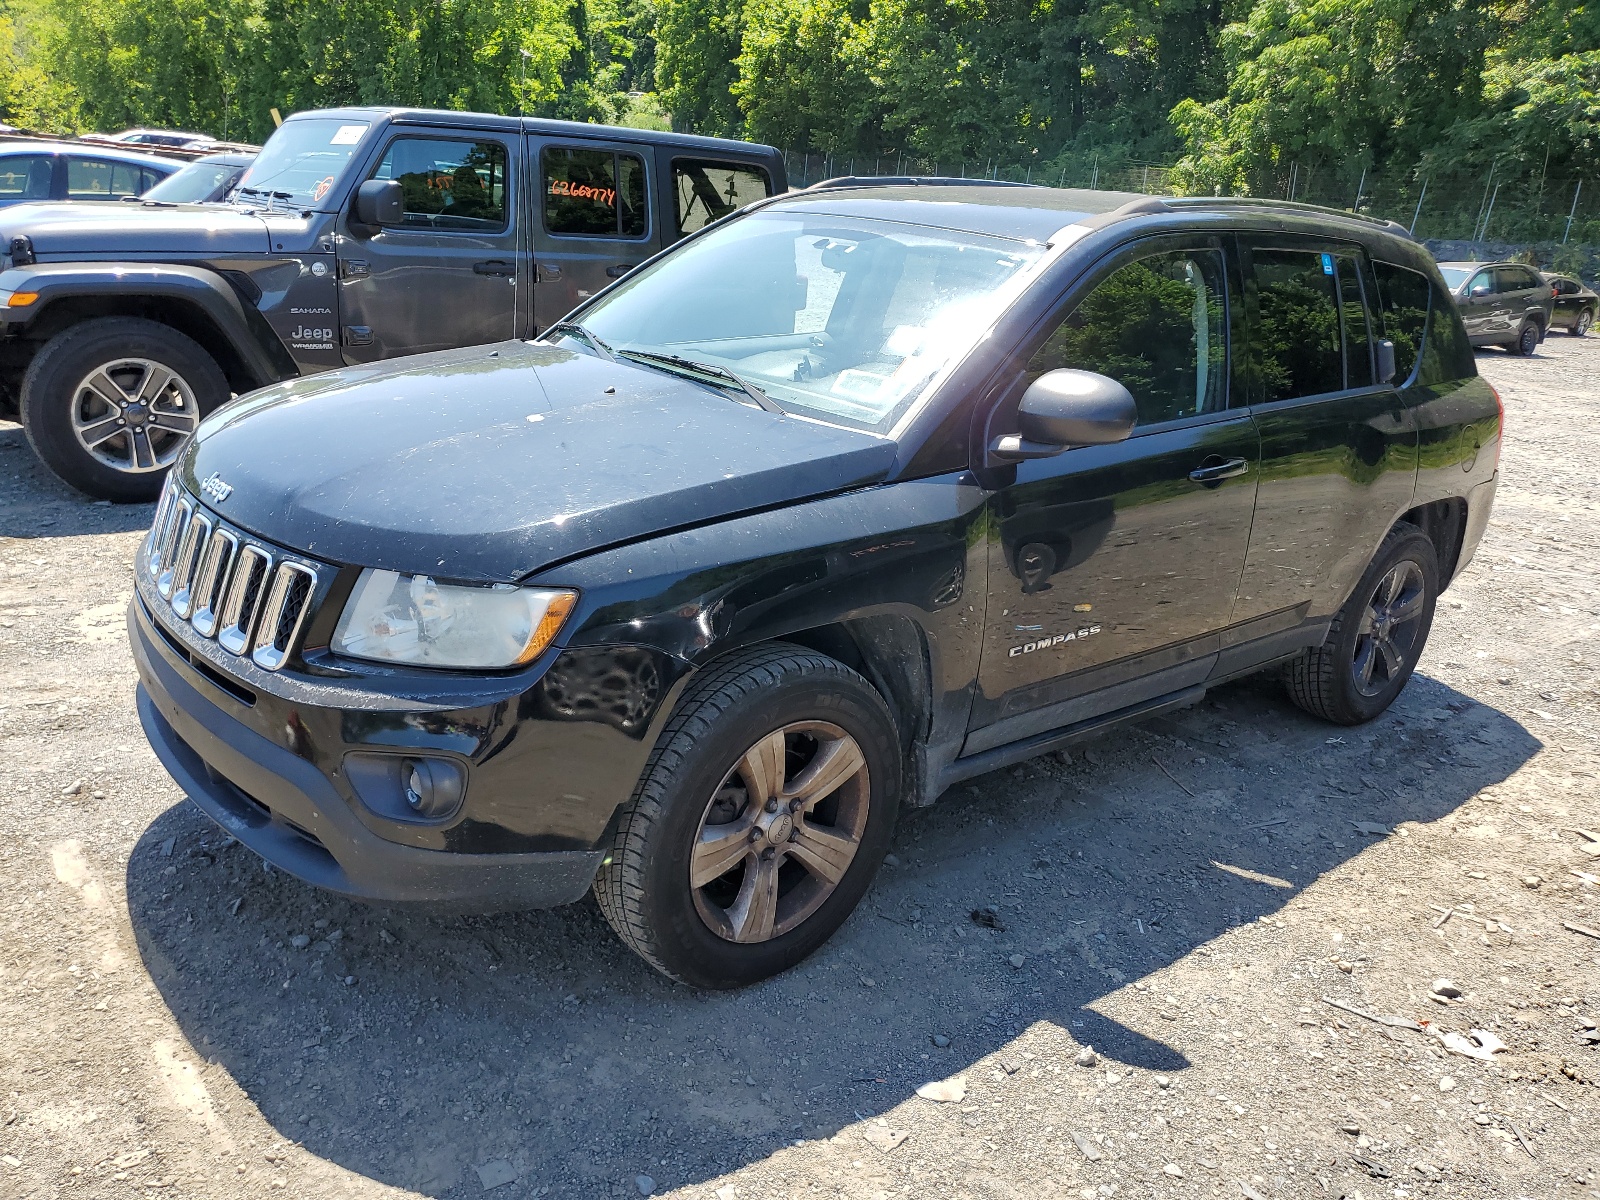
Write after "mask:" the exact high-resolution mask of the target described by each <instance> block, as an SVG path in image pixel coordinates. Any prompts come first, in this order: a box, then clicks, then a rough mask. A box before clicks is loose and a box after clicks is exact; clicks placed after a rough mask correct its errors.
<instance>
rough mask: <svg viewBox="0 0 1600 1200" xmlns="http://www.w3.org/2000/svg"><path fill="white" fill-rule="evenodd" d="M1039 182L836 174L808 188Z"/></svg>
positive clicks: (932, 176)
mask: <svg viewBox="0 0 1600 1200" xmlns="http://www.w3.org/2000/svg"><path fill="white" fill-rule="evenodd" d="M1042 186H1043V185H1042V184H1037V183H1013V182H1012V181H1011V180H1009V179H958V178H957V177H956V176H954V175H836V176H835V177H834V178H832V179H824V180H822V181H821V182H820V183H813V184H812V185H811V187H810V188H809V189H807V190H809V191H815V190H816V189H818V188H846V187H1018V188H1019V187H1042Z"/></svg>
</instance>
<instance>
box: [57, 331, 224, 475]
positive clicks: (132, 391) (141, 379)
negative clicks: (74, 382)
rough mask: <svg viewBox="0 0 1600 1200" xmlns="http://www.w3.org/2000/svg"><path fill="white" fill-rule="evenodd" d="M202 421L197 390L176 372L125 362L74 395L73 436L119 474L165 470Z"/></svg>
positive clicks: (104, 368) (89, 379)
mask: <svg viewBox="0 0 1600 1200" xmlns="http://www.w3.org/2000/svg"><path fill="white" fill-rule="evenodd" d="M199 421H200V406H199V404H198V403H197V402H196V400H195V394H194V389H193V388H191V387H190V386H189V384H188V383H187V381H185V380H184V378H183V376H181V375H179V374H178V373H177V372H176V371H174V370H172V368H170V367H166V366H163V365H162V364H161V363H158V362H155V361H153V360H152V359H148V358H119V359H115V360H113V361H111V362H108V363H104V364H103V365H101V366H98V367H96V368H95V369H94V370H93V371H91V372H89V374H88V375H86V376H84V378H83V381H82V382H81V383H79V384H78V386H77V387H76V388H74V389H73V392H72V433H73V436H74V437H76V438H77V440H78V444H79V445H80V446H82V447H83V449H85V450H86V451H88V452H89V454H91V455H92V456H93V457H94V458H95V460H96V461H98V462H100V463H102V464H104V465H105V466H108V467H111V468H113V469H114V470H117V471H127V472H131V473H135V474H143V473H146V472H150V471H164V470H166V469H167V468H168V467H170V466H171V465H172V463H173V461H174V460H175V459H176V458H177V457H178V454H179V452H180V451H181V450H182V449H183V447H184V444H185V443H186V442H187V441H188V440H189V436H190V435H191V434H192V433H194V430H195V426H196V425H198V424H199Z"/></svg>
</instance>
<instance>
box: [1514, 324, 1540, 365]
mask: <svg viewBox="0 0 1600 1200" xmlns="http://www.w3.org/2000/svg"><path fill="white" fill-rule="evenodd" d="M1538 348H1539V326H1538V325H1537V324H1536V323H1535V322H1533V321H1524V322H1523V323H1522V328H1521V329H1519V330H1517V340H1516V341H1514V342H1512V343H1511V346H1510V347H1509V349H1510V350H1511V353H1513V354H1520V355H1522V356H1523V357H1524V358H1526V357H1527V356H1528V355H1530V354H1532V353H1533V352H1534V351H1535V350H1537V349H1538Z"/></svg>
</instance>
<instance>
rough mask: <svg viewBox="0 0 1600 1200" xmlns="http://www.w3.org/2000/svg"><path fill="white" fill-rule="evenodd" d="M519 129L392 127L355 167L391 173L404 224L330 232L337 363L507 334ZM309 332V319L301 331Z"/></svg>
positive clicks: (517, 282)
mask: <svg viewBox="0 0 1600 1200" xmlns="http://www.w3.org/2000/svg"><path fill="white" fill-rule="evenodd" d="M519 154H520V139H519V138H517V137H516V136H515V135H514V134H509V133H508V134H498V133H486V132H480V131H477V130H471V131H468V130H460V129H437V130H435V129H426V128H420V127H412V126H400V127H395V128H393V129H391V130H390V131H389V135H388V138H387V140H386V141H385V142H384V143H383V146H382V148H381V149H380V150H379V152H378V155H377V161H376V162H375V163H373V165H372V166H371V168H370V169H369V170H368V172H367V174H366V175H365V176H364V178H365V179H395V180H399V182H400V187H401V193H402V196H403V199H404V206H405V219H404V224H402V225H400V226H398V227H395V228H388V229H384V230H382V231H380V232H378V233H376V234H374V235H371V236H366V235H364V234H363V233H362V232H361V231H360V230H355V231H352V230H351V229H350V228H349V221H348V217H346V219H345V225H346V228H345V231H344V236H343V237H341V238H340V239H339V322H340V325H341V337H340V341H341V342H342V353H343V355H344V361H345V362H347V363H362V362H374V361H376V360H378V359H382V358H393V357H395V356H396V355H399V354H418V353H422V352H424V351H428V350H447V349H450V348H452V347H455V346H473V345H478V344H480V343H484V342H498V341H503V340H505V339H506V338H511V337H515V336H517V333H518V328H517V320H516V314H517V291H518V288H519V286H521V287H526V281H525V279H519V271H523V270H525V267H524V266H523V265H522V264H523V263H524V262H525V256H524V255H522V254H520V253H519V245H518V241H519V237H520V233H519V231H518V229H517V227H516V222H515V221H514V220H513V214H514V213H515V212H516V203H517V199H518V198H517V186H516V179H517V163H518V156H519ZM312 332H315V331H312Z"/></svg>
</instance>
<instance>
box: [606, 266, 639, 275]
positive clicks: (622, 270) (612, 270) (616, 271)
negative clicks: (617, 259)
mask: <svg viewBox="0 0 1600 1200" xmlns="http://www.w3.org/2000/svg"><path fill="white" fill-rule="evenodd" d="M631 270H633V264H632V263H618V264H617V265H616V266H614V267H607V268H606V278H607V279H621V278H622V277H623V276H624V275H626V274H627V273H628V272H629V271H631Z"/></svg>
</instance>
